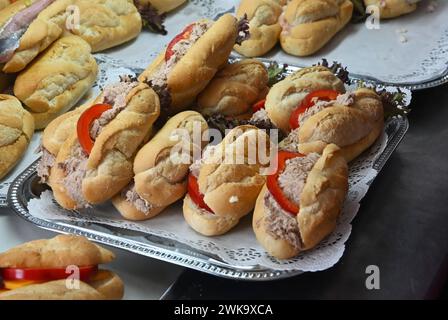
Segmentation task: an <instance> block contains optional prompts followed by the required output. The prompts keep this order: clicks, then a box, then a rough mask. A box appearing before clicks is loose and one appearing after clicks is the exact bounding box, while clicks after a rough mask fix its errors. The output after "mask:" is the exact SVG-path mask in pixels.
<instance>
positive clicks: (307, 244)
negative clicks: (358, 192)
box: [252, 144, 348, 259]
mask: <svg viewBox="0 0 448 320" xmlns="http://www.w3.org/2000/svg"><path fill="white" fill-rule="evenodd" d="M347 191H348V168H347V162H346V161H345V159H344V157H343V156H342V154H341V153H340V149H339V148H338V147H337V146H336V145H334V144H330V145H328V146H327V147H326V148H325V149H324V151H323V154H322V156H321V157H320V158H319V159H318V160H317V162H316V163H315V165H314V166H313V168H312V169H311V171H310V172H309V174H308V177H307V179H306V182H305V186H304V188H303V189H302V193H301V194H300V210H299V213H298V214H297V216H296V217H295V218H294V217H293V216H291V219H295V220H296V221H297V226H298V230H299V235H298V237H299V239H300V246H299V247H297V246H295V245H293V244H292V243H290V242H289V241H287V240H286V238H285V239H283V238H281V237H278V236H274V235H273V234H272V233H271V232H269V230H267V227H266V225H267V223H266V219H267V216H268V212H267V210H268V209H267V208H266V206H265V204H264V199H265V196H267V195H268V194H269V191H268V189H267V187H266V186H265V187H264V188H263V190H262V191H261V193H260V195H259V196H258V199H257V203H256V205H255V210H254V215H253V220H252V226H253V229H254V232H255V235H256V237H257V240H258V242H260V244H261V245H262V246H263V247H264V248H265V250H266V251H267V252H268V253H269V254H270V255H271V256H273V257H276V258H277V259H289V258H293V257H295V256H296V255H297V254H299V253H300V252H301V251H304V250H309V249H312V248H314V247H315V246H316V245H317V244H319V243H320V242H321V241H322V240H323V239H324V238H325V237H327V236H328V235H329V234H330V233H331V232H332V231H333V230H334V228H335V227H336V222H337V219H338V217H339V214H340V211H341V208H342V204H343V202H344V199H345V196H346V194H347ZM271 196H272V195H271ZM273 201H275V199H273ZM272 214H275V213H272Z"/></svg>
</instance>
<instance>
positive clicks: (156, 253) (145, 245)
mask: <svg viewBox="0 0 448 320" xmlns="http://www.w3.org/2000/svg"><path fill="white" fill-rule="evenodd" d="M408 127H409V122H408V119H407V118H406V117H405V118H393V119H390V120H389V121H388V122H387V123H386V126H385V130H386V132H387V134H388V136H389V139H388V144H387V146H386V149H385V150H384V152H383V153H382V154H381V155H380V157H379V158H378V160H377V161H376V162H375V164H374V168H375V169H376V170H378V171H381V169H382V168H383V166H384V165H385V163H386V162H387V160H388V159H389V157H390V156H391V154H392V153H393V151H394V150H395V149H396V148H397V146H398V145H399V143H400V141H401V140H402V139H403V137H404V135H405V134H406V131H407V130H408ZM36 167H37V161H36V162H34V163H33V164H31V165H30V166H29V167H28V168H27V169H26V170H25V171H24V172H22V173H21V174H20V175H19V176H18V177H17V178H16V179H15V180H14V181H13V182H12V184H11V187H10V189H9V191H8V197H7V201H8V205H9V207H10V208H11V209H12V210H14V211H15V212H16V213H17V214H18V215H19V216H20V217H22V218H24V219H25V220H27V221H29V222H31V223H33V224H35V225H36V226H38V227H40V228H43V229H47V230H51V231H55V232H59V233H70V234H77V235H82V236H85V237H87V238H89V239H91V240H93V241H95V242H99V243H102V244H105V245H109V246H113V247H116V248H120V249H123V250H127V251H131V252H134V253H137V254H140V255H143V256H147V257H151V258H155V259H158V260H162V261H166V262H169V263H174V264H176V265H179V266H183V267H187V268H191V269H195V270H198V271H202V272H206V273H209V274H212V275H215V276H219V277H224V278H230V279H239V280H250V281H266V280H277V279H282V278H289V277H293V276H296V275H298V274H300V273H302V272H301V271H278V270H272V269H266V268H263V267H260V266H258V265H255V266H249V267H247V266H237V265H230V264H228V263H227V262H224V261H222V260H221V259H220V258H219V257H217V256H215V255H212V254H210V253H208V252H201V251H199V250H197V249H194V248H191V247H189V246H187V245H185V244H182V243H179V242H177V241H173V240H171V239H166V238H163V237H159V236H154V235H150V234H145V233H142V232H136V231H132V230H127V229H122V228H116V227H111V226H106V225H100V224H95V223H72V222H70V223H68V222H67V221H57V220H51V221H50V220H45V219H39V218H36V217H34V216H32V215H31V214H30V213H29V212H28V208H27V204H28V201H29V200H30V199H33V198H37V197H39V195H40V193H41V192H42V191H43V190H45V188H46V187H45V186H44V185H41V184H39V178H38V177H37V173H36Z"/></svg>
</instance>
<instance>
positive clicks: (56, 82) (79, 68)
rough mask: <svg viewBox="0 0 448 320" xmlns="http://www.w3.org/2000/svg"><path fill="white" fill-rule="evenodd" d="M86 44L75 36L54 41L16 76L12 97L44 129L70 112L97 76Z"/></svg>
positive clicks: (96, 68) (37, 127)
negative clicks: (60, 115)
mask: <svg viewBox="0 0 448 320" xmlns="http://www.w3.org/2000/svg"><path fill="white" fill-rule="evenodd" d="M90 51H91V49H90V46H89V44H88V43H87V42H85V41H84V40H82V39H81V38H79V37H76V36H68V37H63V38H61V39H59V40H57V41H55V42H54V43H53V44H52V45H51V46H50V47H49V48H48V49H47V50H46V51H45V52H44V53H42V54H41V55H40V56H39V58H38V60H37V61H35V62H34V63H32V64H31V65H29V66H28V67H27V68H26V69H25V70H23V71H22V72H21V73H20V74H19V75H18V77H17V79H16V82H15V84H14V95H15V96H16V97H17V98H19V99H20V100H21V101H22V102H23V103H24V105H25V106H26V107H27V108H28V110H30V111H31V114H32V116H33V117H34V121H35V124H36V129H43V128H45V127H46V126H47V124H48V123H49V122H50V121H51V120H53V119H54V118H56V117H57V116H58V115H59V114H61V113H64V112H65V111H67V110H69V109H71V108H72V107H73V106H74V105H75V104H76V103H77V102H78V101H79V100H80V99H81V98H82V97H83V96H84V95H85V93H86V92H87V91H88V90H89V89H90V88H91V87H92V85H93V83H94V82H95V79H96V75H97V73H98V67H97V64H96V61H95V59H94V57H93V56H92V55H91V54H90Z"/></svg>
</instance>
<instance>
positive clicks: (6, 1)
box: [0, 0, 14, 10]
mask: <svg viewBox="0 0 448 320" xmlns="http://www.w3.org/2000/svg"><path fill="white" fill-rule="evenodd" d="M12 2H14V0H0V10H1V9H3V8H6V7H7V6H9V5H10V4H11V3H12Z"/></svg>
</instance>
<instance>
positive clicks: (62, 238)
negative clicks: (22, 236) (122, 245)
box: [0, 235, 124, 300]
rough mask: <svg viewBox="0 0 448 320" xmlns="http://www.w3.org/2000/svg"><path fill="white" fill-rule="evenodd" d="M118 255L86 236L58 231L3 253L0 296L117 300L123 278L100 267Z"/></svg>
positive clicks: (121, 291)
mask: <svg viewBox="0 0 448 320" xmlns="http://www.w3.org/2000/svg"><path fill="white" fill-rule="evenodd" d="M114 258H115V255H114V254H113V253H112V252H111V251H109V250H106V249H104V248H102V247H100V246H98V245H96V244H94V243H92V242H90V241H89V240H87V239H86V238H84V237H81V236H74V235H59V236H56V237H54V238H52V239H42V240H34V241H30V242H27V243H24V244H22V245H19V246H17V247H14V248H12V249H10V250H8V251H6V252H3V253H0V272H1V275H2V278H3V281H1V280H0V300H106V299H107V300H112V299H113V300H116V299H121V298H122V297H123V293H124V285H123V282H122V280H121V279H120V278H119V277H118V276H117V275H116V274H115V273H113V272H111V271H108V270H103V269H99V268H98V265H99V264H105V263H109V262H111V261H112V260H113V259H114Z"/></svg>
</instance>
